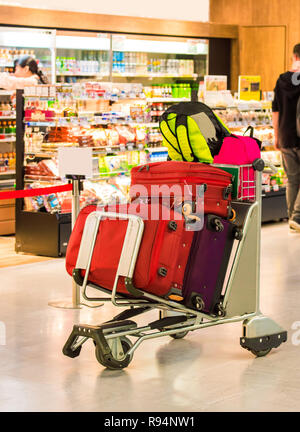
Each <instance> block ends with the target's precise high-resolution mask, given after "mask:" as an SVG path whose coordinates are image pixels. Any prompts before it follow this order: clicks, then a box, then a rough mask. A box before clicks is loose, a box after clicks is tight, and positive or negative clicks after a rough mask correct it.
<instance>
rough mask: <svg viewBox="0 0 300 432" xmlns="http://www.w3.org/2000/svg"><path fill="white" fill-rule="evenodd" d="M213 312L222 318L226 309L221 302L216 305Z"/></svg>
mask: <svg viewBox="0 0 300 432" xmlns="http://www.w3.org/2000/svg"><path fill="white" fill-rule="evenodd" d="M215 312H216V315H217V316H218V317H220V318H224V317H225V316H226V310H225V309H224V306H223V305H222V304H221V303H219V304H217V305H216V307H215Z"/></svg>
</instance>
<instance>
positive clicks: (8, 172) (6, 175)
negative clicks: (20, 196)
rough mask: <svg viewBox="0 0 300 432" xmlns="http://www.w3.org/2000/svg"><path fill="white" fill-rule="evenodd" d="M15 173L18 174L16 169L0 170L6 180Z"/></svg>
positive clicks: (0, 177) (2, 178) (1, 177)
mask: <svg viewBox="0 0 300 432" xmlns="http://www.w3.org/2000/svg"><path fill="white" fill-rule="evenodd" d="M15 175H16V171H14V170H10V171H4V172H0V179H1V180H4V179H6V178H11V177H12V176H15Z"/></svg>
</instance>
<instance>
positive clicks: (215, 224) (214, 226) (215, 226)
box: [208, 217, 224, 232]
mask: <svg viewBox="0 0 300 432" xmlns="http://www.w3.org/2000/svg"><path fill="white" fill-rule="evenodd" d="M208 224H209V228H210V229H211V230H213V231H216V232H222V231H224V225H223V223H222V221H221V219H220V218H218V217H212V218H210V219H209V220H208Z"/></svg>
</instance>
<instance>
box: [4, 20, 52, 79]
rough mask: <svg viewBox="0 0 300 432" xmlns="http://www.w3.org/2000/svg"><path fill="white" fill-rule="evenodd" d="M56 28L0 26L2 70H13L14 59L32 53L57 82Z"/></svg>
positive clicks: (41, 66)
mask: <svg viewBox="0 0 300 432" xmlns="http://www.w3.org/2000/svg"><path fill="white" fill-rule="evenodd" d="M55 35H56V32H55V30H44V29H31V28H25V27H22V28H18V27H0V71H1V72H12V70H13V66H14V60H15V59H16V58H19V57H21V56H23V55H30V56H32V57H34V58H36V59H37V60H38V62H39V67H40V68H41V69H42V71H43V72H44V74H45V75H46V76H47V77H48V80H49V82H51V83H54V82H55V43H56V42H55Z"/></svg>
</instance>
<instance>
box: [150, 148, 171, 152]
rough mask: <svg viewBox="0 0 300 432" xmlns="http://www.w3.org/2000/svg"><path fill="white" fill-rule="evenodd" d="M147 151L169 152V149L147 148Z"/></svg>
mask: <svg viewBox="0 0 300 432" xmlns="http://www.w3.org/2000/svg"><path fill="white" fill-rule="evenodd" d="M146 150H149V152H151V153H155V152H167V151H168V149H167V147H147V148H146Z"/></svg>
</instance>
